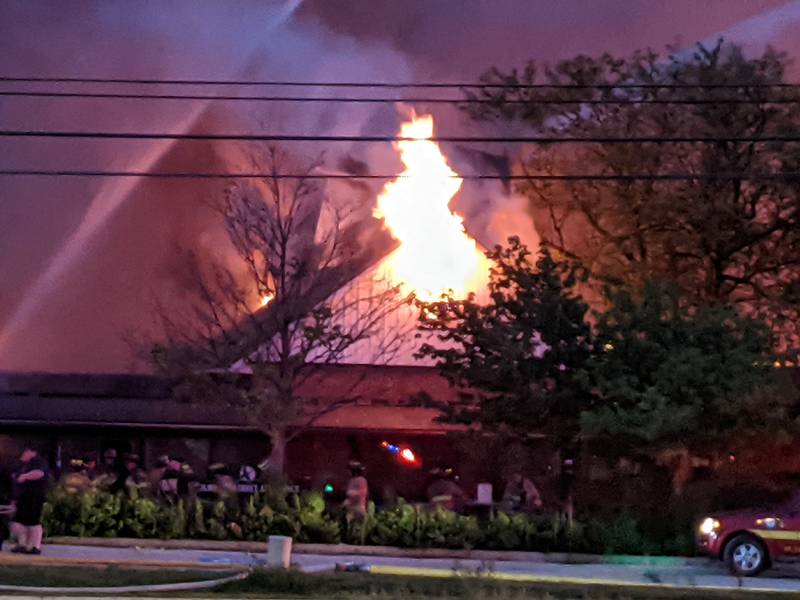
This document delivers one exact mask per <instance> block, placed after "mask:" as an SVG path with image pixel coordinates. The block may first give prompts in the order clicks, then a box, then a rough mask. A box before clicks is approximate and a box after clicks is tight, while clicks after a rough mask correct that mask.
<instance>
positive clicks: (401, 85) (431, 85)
mask: <svg viewBox="0 0 800 600" xmlns="http://www.w3.org/2000/svg"><path fill="white" fill-rule="evenodd" d="M0 82H7V83H99V84H106V83H107V84H131V85H205V86H208V85H223V86H224V85H228V86H271V87H304V88H307V87H327V88H391V89H410V88H416V89H454V88H458V89H463V88H477V89H604V90H613V89H735V90H741V89H767V88H799V87H800V84H798V83H786V82H778V83H753V84H743V83H705V84H703V83H630V82H625V83H615V84H614V83H602V84H592V83H587V84H572V83H568V84H559V83H529V84H526V83H481V82H474V81H473V82H464V83H456V82H452V83H442V82H396V83H391V82H381V81H373V82H364V81H352V82H342V81H278V80H255V81H247V80H235V79H234V80H224V79H132V78H115V77H10V76H3V77H0Z"/></svg>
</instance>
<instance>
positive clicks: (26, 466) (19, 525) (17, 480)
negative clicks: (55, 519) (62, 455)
mask: <svg viewBox="0 0 800 600" xmlns="http://www.w3.org/2000/svg"><path fill="white" fill-rule="evenodd" d="M20 461H21V462H22V464H21V466H20V468H19V469H18V470H17V471H16V472H15V473H14V502H15V505H16V512H15V513H14V519H13V521H12V523H11V533H12V534H13V535H14V537H15V538H16V539H17V545H16V546H15V547H14V548H13V549H12V550H11V551H12V552H17V553H22V554H41V553H42V533H43V532H42V509H43V508H44V502H45V497H46V495H47V474H48V468H47V463H46V462H45V461H44V459H42V458H41V457H40V456H39V454H38V453H37V451H36V450H35V449H34V448H30V447H27V448H25V449H24V450H23V452H22V455H21V456H20Z"/></svg>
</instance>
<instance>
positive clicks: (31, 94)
mask: <svg viewBox="0 0 800 600" xmlns="http://www.w3.org/2000/svg"><path fill="white" fill-rule="evenodd" d="M0 97H21V98H72V99H101V100H110V99H125V100H179V101H180V100H224V101H226V102H227V101H245V102H297V103H305V102H324V103H326V104H327V103H331V102H334V103H351V104H395V103H397V102H407V103H412V104H497V103H498V101H497V100H492V99H490V98H427V97H414V98H365V97H355V98H354V97H337V96H328V97H310V98H309V97H302V96H300V97H298V96H252V95H247V96H242V95H213V96H210V95H203V94H126V93H112V92H40V91H27V90H26V91H3V90H0ZM500 102H502V104H543V105H575V104H586V105H604V104H608V105H621V106H624V105H626V104H636V105H639V104H665V105H671V104H676V105H686V104H688V105H706V104H709V105H715V104H726V105H727V104H737V105H738V104H745V105H746V104H800V97H798V98H775V99H768V98H763V99H745V98H711V99H710V98H702V99H693V98H677V99H673V100H671V99H665V98H646V99H642V100H636V99H624V100H615V99H604V98H594V99H586V100H582V99H575V100H565V99H563V98H541V99H539V98H531V99H527V100H523V99H509V100H502V101H500Z"/></svg>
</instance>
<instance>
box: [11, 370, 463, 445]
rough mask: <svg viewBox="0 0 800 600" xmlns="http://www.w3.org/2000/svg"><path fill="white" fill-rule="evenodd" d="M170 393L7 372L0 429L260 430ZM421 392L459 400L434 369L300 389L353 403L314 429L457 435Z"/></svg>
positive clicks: (328, 373) (347, 377)
mask: <svg viewBox="0 0 800 600" xmlns="http://www.w3.org/2000/svg"><path fill="white" fill-rule="evenodd" d="M171 389H172V382H171V381H170V380H167V379H164V378H161V377H155V376H148V375H87V374H76V375H56V374H44V373H0V424H4V425H33V426H36V425H41V426H119V427H135V428H165V429H195V430H204V431H226V430H239V431H242V430H253V429H255V428H254V427H253V425H252V424H251V423H248V421H247V419H246V418H245V417H244V416H242V415H241V413H238V412H237V411H232V410H230V408H229V407H227V406H224V405H220V406H215V405H212V404H208V403H204V404H202V405H196V404H190V403H187V402H183V401H179V400H176V399H174V398H173V397H172V394H171ZM420 392H425V393H426V394H428V395H429V396H431V397H432V398H435V399H436V400H438V401H452V400H453V399H455V391H454V390H453V389H452V388H451V387H450V386H449V385H448V383H447V381H446V380H445V379H444V378H443V377H441V375H439V373H438V371H437V370H436V369H433V368H430V367H408V366H400V367H397V366H374V365H325V366H320V367H319V368H318V369H317V370H315V372H314V373H313V374H311V375H310V377H309V378H308V379H307V380H305V381H304V382H303V385H302V387H301V389H300V394H301V395H302V396H303V397H304V398H305V399H307V401H308V402H309V404H310V405H311V406H313V405H314V404H317V405H318V406H328V405H330V403H331V402H333V401H337V400H340V399H342V398H347V399H350V400H352V402H351V403H348V404H345V405H343V406H341V407H338V408H336V409H335V410H333V411H330V412H326V413H325V414H324V415H322V416H321V417H320V418H318V419H316V420H314V422H313V423H312V426H313V427H314V428H325V429H329V428H332V429H372V430H403V431H425V432H442V431H445V430H446V429H450V428H451V427H449V426H445V425H443V424H440V423H437V422H436V421H435V419H436V417H437V416H438V412H437V411H436V410H434V409H431V408H426V407H423V406H420V404H419V402H418V401H416V400H415V396H416V395H417V394H419V393H420Z"/></svg>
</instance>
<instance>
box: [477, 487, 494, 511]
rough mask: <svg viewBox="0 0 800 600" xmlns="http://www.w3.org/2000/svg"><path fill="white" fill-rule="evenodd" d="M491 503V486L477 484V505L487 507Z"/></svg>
mask: <svg viewBox="0 0 800 600" xmlns="http://www.w3.org/2000/svg"><path fill="white" fill-rule="evenodd" d="M491 503H492V484H491V483H479V484H478V502H477V504H485V505H487V506H489V505H491Z"/></svg>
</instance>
